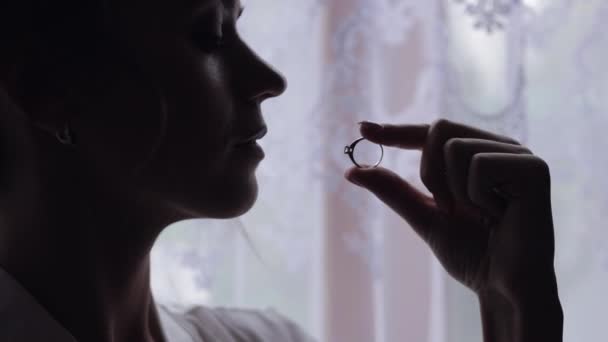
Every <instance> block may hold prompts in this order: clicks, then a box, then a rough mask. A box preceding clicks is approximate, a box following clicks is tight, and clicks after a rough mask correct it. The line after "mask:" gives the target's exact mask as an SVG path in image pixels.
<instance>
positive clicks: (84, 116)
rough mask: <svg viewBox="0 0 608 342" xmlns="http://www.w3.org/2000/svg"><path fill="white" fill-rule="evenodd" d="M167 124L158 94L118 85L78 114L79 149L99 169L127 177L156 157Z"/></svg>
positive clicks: (147, 88) (112, 174) (140, 85)
mask: <svg viewBox="0 0 608 342" xmlns="http://www.w3.org/2000/svg"><path fill="white" fill-rule="evenodd" d="M163 121H164V119H163V113H162V106H161V102H160V98H159V96H158V91H156V90H155V89H153V88H151V87H149V86H148V87H146V86H142V84H136V83H134V82H123V83H121V84H116V85H115V86H114V87H111V88H110V89H109V90H108V91H107V92H106V93H105V94H98V95H97V96H96V98H94V99H91V101H89V107H88V108H86V109H85V110H84V112H83V113H78V115H77V122H75V127H77V139H78V145H79V149H80V150H81V151H83V152H84V153H83V154H84V156H85V158H86V159H87V160H88V161H89V163H90V164H91V165H93V166H94V167H95V169H96V170H100V171H101V172H103V173H105V174H109V175H111V177H125V176H126V175H129V174H132V173H133V172H134V171H135V170H137V169H138V168H139V167H141V166H142V165H143V164H145V163H146V162H147V161H149V160H150V158H152V155H153V153H154V149H155V147H156V146H157V145H158V144H159V143H160V141H159V138H160V137H161V135H162V132H163Z"/></svg>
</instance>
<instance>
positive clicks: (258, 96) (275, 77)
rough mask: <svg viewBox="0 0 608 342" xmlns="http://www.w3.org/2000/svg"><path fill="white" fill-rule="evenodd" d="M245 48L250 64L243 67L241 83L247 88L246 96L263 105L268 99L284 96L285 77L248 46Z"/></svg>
mask: <svg viewBox="0 0 608 342" xmlns="http://www.w3.org/2000/svg"><path fill="white" fill-rule="evenodd" d="M244 45H245V44H244ZM244 48H245V52H246V54H247V57H248V58H247V61H248V62H247V63H245V64H244V65H242V68H244V69H243V70H242V71H243V75H242V78H241V82H243V85H244V86H245V87H244V90H245V92H246V96H247V97H249V98H250V99H251V100H253V101H256V102H258V103H261V102H263V101H264V100H266V99H268V98H272V97H277V96H280V95H281V94H283V93H284V92H285V90H286V89H287V80H286V79H285V77H284V76H283V75H282V74H281V73H280V72H279V71H277V70H276V69H275V68H273V67H272V66H270V65H269V64H268V63H267V62H265V61H264V60H263V59H262V58H260V57H259V56H258V55H257V54H256V53H255V52H254V51H253V50H251V49H250V48H249V47H248V46H246V45H245V46H244Z"/></svg>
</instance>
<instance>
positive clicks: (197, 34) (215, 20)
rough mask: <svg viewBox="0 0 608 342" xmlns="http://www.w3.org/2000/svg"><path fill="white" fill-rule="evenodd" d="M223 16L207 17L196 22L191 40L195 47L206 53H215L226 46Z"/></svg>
mask: <svg viewBox="0 0 608 342" xmlns="http://www.w3.org/2000/svg"><path fill="white" fill-rule="evenodd" d="M222 26H223V20H222V19H221V16H220V17H218V16H217V15H207V16H203V17H200V18H199V19H198V20H196V21H195V22H194V26H193V27H192V32H191V38H192V41H193V43H194V45H195V46H196V47H197V48H198V49H200V50H201V51H203V52H205V53H213V52H215V51H217V50H219V49H221V48H222V47H223V46H224V33H223V30H222Z"/></svg>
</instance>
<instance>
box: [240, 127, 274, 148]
mask: <svg viewBox="0 0 608 342" xmlns="http://www.w3.org/2000/svg"><path fill="white" fill-rule="evenodd" d="M267 133H268V127H266V126H262V127H260V128H258V129H255V130H252V131H251V132H250V133H248V134H245V135H244V136H243V137H242V138H239V139H237V142H236V145H237V146H238V145H245V144H250V143H252V142H255V141H256V140H260V139H262V138H263V137H264V136H265V135H266V134H267Z"/></svg>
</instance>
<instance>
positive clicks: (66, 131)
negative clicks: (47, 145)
mask: <svg viewBox="0 0 608 342" xmlns="http://www.w3.org/2000/svg"><path fill="white" fill-rule="evenodd" d="M55 137H56V138H57V140H59V142H60V143H62V144H63V145H68V146H74V145H76V142H75V141H74V134H73V133H72V129H71V128H70V124H69V123H67V122H66V123H65V125H64V126H63V129H62V130H59V131H57V132H55Z"/></svg>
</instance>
